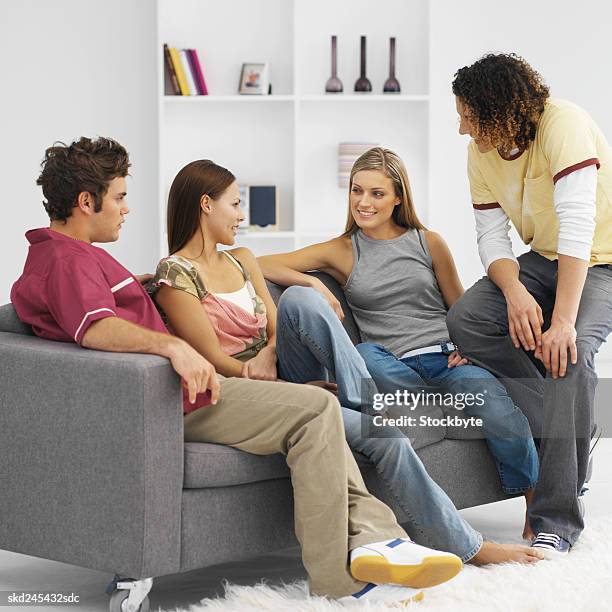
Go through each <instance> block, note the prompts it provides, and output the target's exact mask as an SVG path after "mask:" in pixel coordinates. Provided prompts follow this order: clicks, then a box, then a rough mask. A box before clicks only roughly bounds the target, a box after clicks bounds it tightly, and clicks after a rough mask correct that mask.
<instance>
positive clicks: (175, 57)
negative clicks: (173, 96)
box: [169, 47, 189, 96]
mask: <svg viewBox="0 0 612 612" xmlns="http://www.w3.org/2000/svg"><path fill="white" fill-rule="evenodd" d="M169 51H170V57H171V58H172V64H173V66H174V71H175V72H176V78H177V80H178V84H179V87H180V90H181V95H183V96H188V95H189V86H188V85H187V77H186V76H185V72H184V71H183V64H182V62H181V56H180V55H179V52H178V50H177V49H175V48H174V47H169Z"/></svg>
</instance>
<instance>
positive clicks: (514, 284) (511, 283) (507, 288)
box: [499, 278, 524, 298]
mask: <svg viewBox="0 0 612 612" xmlns="http://www.w3.org/2000/svg"><path fill="white" fill-rule="evenodd" d="M522 288H524V287H523V283H521V281H520V280H519V279H518V278H513V279H510V280H508V281H506V282H505V283H503V284H502V286H501V287H500V288H499V289H500V290H501V292H502V293H503V294H504V297H505V298H508V296H509V295H511V294H512V293H514V292H515V291H517V290H520V289H522Z"/></svg>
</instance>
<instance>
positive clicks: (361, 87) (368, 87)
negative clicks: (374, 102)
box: [355, 36, 372, 92]
mask: <svg viewBox="0 0 612 612" xmlns="http://www.w3.org/2000/svg"><path fill="white" fill-rule="evenodd" d="M355 91H359V92H365V91H372V83H370V81H369V79H368V78H367V77H366V37H365V36H362V37H361V76H360V77H359V78H358V79H357V82H356V83H355Z"/></svg>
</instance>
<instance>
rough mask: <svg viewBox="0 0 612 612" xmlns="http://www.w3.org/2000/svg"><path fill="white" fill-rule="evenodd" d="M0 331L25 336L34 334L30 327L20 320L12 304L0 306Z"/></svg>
mask: <svg viewBox="0 0 612 612" xmlns="http://www.w3.org/2000/svg"><path fill="white" fill-rule="evenodd" d="M0 332H10V333H12V334H25V335H27V336H33V335H34V332H33V331H32V328H31V327H30V326H29V325H26V324H25V323H22V322H21V320H20V319H19V317H18V316H17V313H16V312H15V308H13V305H12V304H5V305H4V306H0Z"/></svg>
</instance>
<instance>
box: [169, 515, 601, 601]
mask: <svg viewBox="0 0 612 612" xmlns="http://www.w3.org/2000/svg"><path fill="white" fill-rule="evenodd" d="M611 535H612V518H610V519H608V518H606V519H598V520H597V519H594V520H593V521H592V522H589V524H588V527H587V528H586V529H585V531H584V533H583V535H582V536H581V538H580V540H579V542H578V544H577V545H576V546H575V547H574V548H573V549H572V551H571V552H570V554H569V555H567V557H565V558H563V559H561V560H558V561H541V562H540V563H538V564H536V565H535V566H532V567H527V566H522V565H517V564H507V565H498V566H495V567H488V568H478V567H473V566H470V565H467V566H466V567H465V569H464V570H463V571H462V572H461V574H459V576H457V577H456V578H455V579H454V580H451V581H450V582H448V583H446V584H443V585H441V586H438V587H434V588H432V589H429V590H426V591H425V599H424V600H423V601H422V602H420V603H413V604H411V605H410V606H408V607H407V608H405V609H409V610H414V611H415V612H416V611H421V610H422V611H423V612H425V611H428V610H444V611H446V610H449V611H452V612H476V611H478V612H480V611H482V612H498V611H499V612H549V611H550V612H570V611H571V612H575V611H583V610H584V611H585V612H586V611H589V612H610V611H611V610H612V547H611V544H612V542H611V541H610V537H611ZM388 609H389V608H388V607H386V606H374V605H367V604H353V605H350V606H349V605H346V606H343V605H341V604H338V603H337V602H335V601H330V600H327V599H324V598H320V597H310V596H309V595H308V592H307V589H306V583H305V582H297V583H294V584H290V585H286V586H284V587H270V586H267V585H265V584H258V585H256V586H235V585H231V584H228V585H227V586H226V593H225V597H223V598H219V599H203V600H202V601H201V602H200V603H199V604H198V605H195V606H191V607H190V608H189V609H188V610H189V612H261V611H262V610H271V611H274V612H276V611H278V612H333V611H338V610H370V611H374V610H388ZM177 612H179V611H178V610H177ZM180 612H185V609H182V610H181V611H180Z"/></svg>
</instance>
